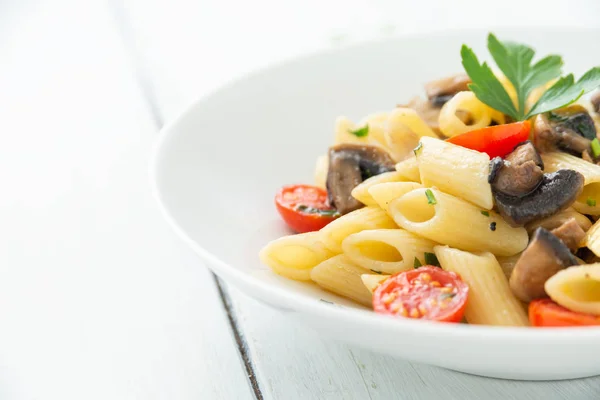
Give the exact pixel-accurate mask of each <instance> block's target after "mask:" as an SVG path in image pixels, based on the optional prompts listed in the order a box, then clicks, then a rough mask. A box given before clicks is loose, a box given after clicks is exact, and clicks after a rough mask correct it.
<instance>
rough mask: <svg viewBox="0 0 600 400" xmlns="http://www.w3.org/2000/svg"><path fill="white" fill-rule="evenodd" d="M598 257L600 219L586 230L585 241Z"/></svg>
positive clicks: (599, 252)
mask: <svg viewBox="0 0 600 400" xmlns="http://www.w3.org/2000/svg"><path fill="white" fill-rule="evenodd" d="M583 244H584V245H585V246H587V248H588V249H590V250H591V251H592V253H594V254H595V255H596V256H597V257H600V220H598V221H596V222H595V223H594V225H592V227H591V228H590V229H589V230H588V231H587V232H586V234H585V239H584V243H583Z"/></svg>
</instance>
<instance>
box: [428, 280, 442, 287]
mask: <svg viewBox="0 0 600 400" xmlns="http://www.w3.org/2000/svg"><path fill="white" fill-rule="evenodd" d="M430 285H431V286H433V287H440V286H442V284H441V283H439V282H438V281H433V282H431V283H430Z"/></svg>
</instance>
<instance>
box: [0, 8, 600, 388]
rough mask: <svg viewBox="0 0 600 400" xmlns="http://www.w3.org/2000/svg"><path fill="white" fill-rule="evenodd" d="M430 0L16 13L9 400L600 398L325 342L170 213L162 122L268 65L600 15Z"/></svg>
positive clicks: (2, 284) (4, 211)
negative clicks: (151, 169)
mask: <svg viewBox="0 0 600 400" xmlns="http://www.w3.org/2000/svg"><path fill="white" fill-rule="evenodd" d="M413 3H414V2H413V1H411V2H397V1H391V0H390V1H373V2H369V1H366V0H352V1H349V0H346V1H341V0H335V1H330V2H327V4H324V2H321V1H317V0H310V1H302V2H301V1H297V2H292V1H290V2H283V1H276V0H255V1H252V2H241V1H239V2H238V1H232V0H230V1H216V0H210V1H209V0H197V1H194V2H188V1H184V0H175V1H167V0H161V1H150V0H131V1H127V0H126V1H119V0H90V1H87V2H84V1H77V0H72V1H68V0H65V1H54V2H51V1H43V0H22V1H19V2H17V1H14V2H8V1H4V2H0V120H1V121H2V128H3V129H2V133H1V135H2V136H1V137H2V142H1V143H2V145H1V146H0V182H1V183H2V190H1V193H2V195H1V196H0V224H1V226H2V228H1V229H0V398H1V399H8V400H13V399H252V398H258V399H366V398H369V399H433V398H444V399H513V398H514V399H598V398H600V378H589V379H583V380H575V381H564V382H537V383H534V382H513V381H500V380H494V379H486V378H481V377H475V376H469V375H465V374H461V373H456V372H452V371H446V370H442V369H439V368H435V367H429V366H425V365H419V364H414V363H409V362H406V361H402V360H397V359H393V358H390V357H386V356H384V355H379V354H374V353H371V352H368V351H365V350H362V349H358V348H352V347H349V346H346V345H343V344H340V343H338V342H335V341H333V340H329V339H326V338H323V337H320V336H319V335H317V334H316V333H314V332H313V331H311V330H309V329H307V328H305V327H303V326H299V325H296V324H295V323H294V321H292V320H289V319H288V318H287V317H285V316H283V315H281V314H279V313H278V312H276V311H273V310H271V309H269V308H268V307H265V306H263V305H261V304H259V303H257V302H255V301H254V300H251V299H249V298H247V297H245V296H244V295H242V294H240V293H238V292H237V291H236V290H235V289H234V288H228V287H227V286H226V285H225V284H222V283H221V284H219V283H218V282H217V281H216V280H215V278H214V276H213V275H212V274H211V273H210V272H209V271H208V270H207V269H205V268H204V267H203V266H202V264H201V262H200V261H199V259H198V258H197V257H196V256H195V255H194V254H192V252H191V251H190V250H188V249H187V248H186V247H185V246H184V245H183V244H181V243H179V241H178V240H177V239H176V238H175V237H174V235H173V234H172V233H171V232H170V230H169V229H168V227H167V226H166V224H165V223H164V222H163V221H162V220H161V217H160V216H159V215H158V213H157V211H156V208H155V204H154V201H153V199H152V197H151V194H150V191H149V185H148V183H147V162H148V157H149V152H150V149H151V146H152V144H153V141H154V139H155V138H156V135H157V132H158V130H159V129H160V127H161V125H162V124H163V123H164V122H165V121H167V120H170V119H172V118H174V117H175V116H176V115H177V113H179V112H180V111H181V109H182V108H183V107H184V106H185V105H187V104H188V103H190V102H191V101H192V100H193V99H194V98H196V97H198V96H199V95H201V94H203V93H206V92H208V91H210V90H213V89H215V88H216V87H218V86H219V85H220V84H222V83H223V82H225V81H227V80H229V79H231V78H232V77H235V76H239V75H241V74H243V73H245V72H247V71H248V70H251V69H254V68H257V67H260V66H263V65H266V64H269V63H272V62H275V61H278V60H281V59H286V58H289V57H292V56H294V55H296V54H300V53H303V52H306V51H310V50H314V49H323V48H327V47H331V46H340V45H346V44H348V43H352V42H355V41H358V40H365V39H371V38H378V37H382V36H389V35H394V34H398V33H405V32H415V31H423V30H430V29H435V28H440V29H442V28H447V27H453V26H465V25H466V26H486V25H487V24H489V23H490V22H489V18H492V20H493V21H492V22H493V23H492V25H493V24H496V25H498V24H502V25H506V24H507V21H513V22H516V23H522V22H524V21H523V20H522V18H521V20H520V21H514V18H515V12H514V10H515V9H517V10H520V11H519V12H518V14H519V15H527V14H529V15H536V16H538V18H537V19H538V20H539V21H538V22H539V23H544V24H559V23H560V24H563V25H581V24H597V21H598V20H599V18H600V4H598V2H597V1H595V0H585V1H571V2H570V5H571V6H570V7H569V8H568V9H567V8H565V7H563V6H561V4H562V3H560V2H556V1H554V2H553V1H545V2H543V6H542V7H541V9H542V10H549V12H547V13H546V15H543V16H540V15H541V14H540V11H539V10H537V11H536V6H537V7H539V6H540V5H539V4H537V5H535V4H532V3H534V2H530V3H527V4H526V5H525V4H520V5H519V4H518V3H519V2H510V1H509V2H504V5H503V7H502V9H499V10H483V9H484V8H485V6H483V5H481V4H482V3H483V2H474V1H469V2H467V3H469V4H470V6H463V7H462V8H461V7H459V6H458V3H460V2H458V1H455V2H444V1H439V2H429V3H428V4H437V7H436V8H435V10H434V11H432V12H425V11H424V7H425V6H424V5H416V4H413ZM521 3H524V2H521ZM499 4H500V3H496V6H497V7H498V6H499ZM490 7H491V6H490ZM555 7H560V12H553V10H555V9H556V8H555ZM465 10H467V11H469V10H470V12H465ZM474 15H480V16H481V15H487V16H488V17H489V18H488V20H486V19H483V18H482V17H480V18H475V17H474ZM490 16H493V17H490ZM440 357H443V354H442V355H440Z"/></svg>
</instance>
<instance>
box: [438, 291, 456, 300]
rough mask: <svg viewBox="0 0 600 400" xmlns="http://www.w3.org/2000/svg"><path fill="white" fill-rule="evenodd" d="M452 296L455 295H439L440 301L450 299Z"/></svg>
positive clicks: (454, 294)
mask: <svg viewBox="0 0 600 400" xmlns="http://www.w3.org/2000/svg"><path fill="white" fill-rule="evenodd" d="M454 296H456V293H442V294H441V295H440V300H446V299H451V298H453V297H454Z"/></svg>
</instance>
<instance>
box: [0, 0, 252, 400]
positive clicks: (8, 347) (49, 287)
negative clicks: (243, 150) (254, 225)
mask: <svg viewBox="0 0 600 400" xmlns="http://www.w3.org/2000/svg"><path fill="white" fill-rule="evenodd" d="M4 7H10V8H7V9H6V10H5V8H4ZM0 59H1V60H2V61H1V62H0V88H1V90H0V120H1V121H2V131H1V134H0V135H1V138H2V145H1V146H0V181H1V182H2V195H1V196H0V221H1V224H2V229H0V249H1V250H0V304H2V306H1V307H0V325H1V326H2V329H0V398H2V399H7V400H17V399H18V400H21V399H61V400H62V399H78V400H79V399H102V400H104V399H116V400H120V399H200V398H202V399H251V398H252V397H253V396H252V393H251V391H250V389H249V387H248V383H247V380H246V377H245V371H244V369H243V367H242V364H241V363H240V360H239V356H238V354H237V350H236V346H235V343H234V341H233V338H232V336H231V332H230V328H229V324H228V321H227V318H226V315H225V313H224V310H223V307H222V304H221V301H220V299H219V296H218V293H217V289H216V287H215V285H214V282H213V280H212V276H211V274H210V273H209V272H208V271H207V270H206V269H204V268H202V267H200V266H199V265H198V262H197V258H196V256H195V255H194V254H193V253H192V252H191V251H190V250H189V249H187V248H186V246H184V245H183V244H182V243H181V242H180V241H179V240H178V239H177V238H176V237H175V236H174V235H173V234H172V233H171V231H170V229H169V228H168V227H167V225H166V223H165V222H164V220H163V219H162V218H161V216H160V215H159V213H158V211H157V207H156V204H155V201H154V199H153V198H152V195H151V192H150V188H149V185H148V183H147V182H148V177H147V168H148V167H147V165H148V162H149V155H150V150H151V148H152V145H153V142H154V139H155V138H156V135H157V126H156V125H155V123H154V121H153V118H152V117H151V115H150V113H149V110H148V107H147V104H146V101H145V99H144V97H143V96H142V93H141V92H140V89H139V86H138V84H137V82H136V80H135V74H134V72H133V69H132V66H131V64H130V57H129V55H128V53H127V52H126V50H125V48H124V47H123V43H122V39H121V37H120V35H119V33H118V30H117V28H116V26H115V24H114V19H113V16H112V14H111V13H110V11H109V9H108V8H107V7H106V3H105V2H104V1H96V0H94V1H86V2H82V1H62V2H61V1H29V0H26V1H23V2H20V1H19V2H1V3H0Z"/></svg>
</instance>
